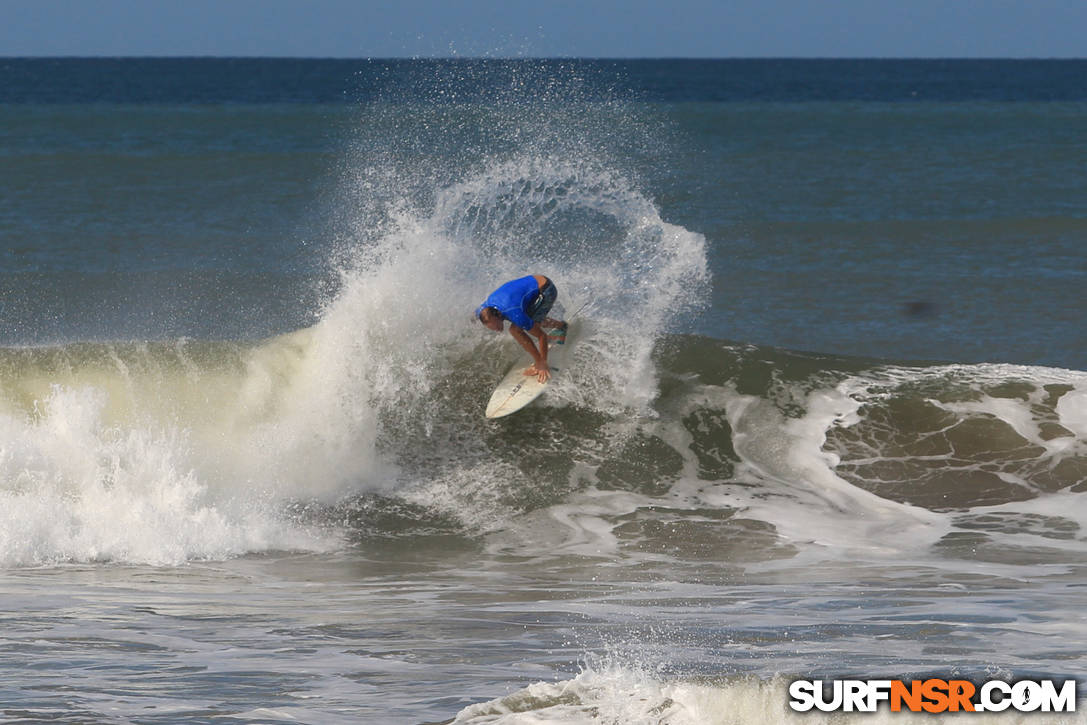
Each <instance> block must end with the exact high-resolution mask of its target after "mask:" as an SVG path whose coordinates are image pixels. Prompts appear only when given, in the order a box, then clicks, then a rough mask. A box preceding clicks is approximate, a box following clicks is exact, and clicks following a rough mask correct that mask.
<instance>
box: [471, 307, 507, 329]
mask: <svg viewBox="0 0 1087 725" xmlns="http://www.w3.org/2000/svg"><path fill="white" fill-rule="evenodd" d="M476 317H477V318H478V319H479V321H480V322H482V323H483V326H484V327H487V328H489V329H491V330H494V331H495V332H502V315H501V314H500V313H499V312H498V309H497V308H495V307H485V306H483V307H480V308H479V309H478V310H476Z"/></svg>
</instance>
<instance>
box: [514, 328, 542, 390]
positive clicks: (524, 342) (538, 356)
mask: <svg viewBox="0 0 1087 725" xmlns="http://www.w3.org/2000/svg"><path fill="white" fill-rule="evenodd" d="M529 332H531V333H532V334H533V335H534V336H536V337H537V338H539V340H540V347H539V349H537V348H536V344H535V343H534V342H532V340H531V338H529V336H528V335H529ZM529 332H525V331H524V330H523V329H521V328H520V327H518V326H517V325H513V324H511V325H510V334H511V335H513V337H514V339H515V340H517V342H519V343H521V347H523V348H525V351H526V352H528V354H529V355H531V356H532V361H533V363H534V364H533V365H532V367H530V368H529V369H528V370H525V375H536V376H537V379H538V380H539V381H540V382H541V383H546V382H547V380H548V378H550V377H551V368H550V367H549V366H548V364H547V335H545V334H544V333H543V330H542V329H541V327H540V326H539V325H533V326H532V329H531V330H529Z"/></svg>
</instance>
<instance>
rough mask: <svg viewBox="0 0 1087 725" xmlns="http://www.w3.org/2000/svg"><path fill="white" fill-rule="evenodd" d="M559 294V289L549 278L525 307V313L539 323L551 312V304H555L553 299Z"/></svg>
mask: <svg viewBox="0 0 1087 725" xmlns="http://www.w3.org/2000/svg"><path fill="white" fill-rule="evenodd" d="M558 296H559V291H558V289H557V288H556V287H555V283H554V282H552V281H551V280H550V279H548V280H547V282H546V283H545V284H544V286H543V287H540V292H539V294H537V295H536V298H535V299H533V300H532V301H531V302H529V303H528V305H527V306H526V307H525V314H526V315H528V316H529V317H531V318H532V321H533V322H535V323H537V324H539V323H541V322H543V321H544V320H545V319H547V313H549V312H551V307H552V305H554V304H555V300H556V299H557V298H558Z"/></svg>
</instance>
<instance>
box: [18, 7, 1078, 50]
mask: <svg viewBox="0 0 1087 725" xmlns="http://www.w3.org/2000/svg"><path fill="white" fill-rule="evenodd" d="M102 55H106V56H148V55H154V56H209V55H210V56H290V57H336V58H341V57H342V58H393V57H397V58H399V57H449V56H465V57H469V56H472V57H479V56H483V57H571V56H577V57H596V58H600V57H605V58H643V57H644V58H654V57H694V58H705V57H713V58H733V57H778V58H780V57H865V58H870V57H894V58H932V57H940V58H977V57H984V58H1024V57H1026V58H1084V57H1087V0H391V1H390V0H380V1H379V0H0V56H102Z"/></svg>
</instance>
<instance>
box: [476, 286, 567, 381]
mask: <svg viewBox="0 0 1087 725" xmlns="http://www.w3.org/2000/svg"><path fill="white" fill-rule="evenodd" d="M558 296H559V291H558V290H557V289H556V288H555V283H554V282H552V281H551V280H549V279H548V278H547V277H544V276H543V275H542V274H530V275H529V276H527V277H521V278H520V279H515V280H512V281H510V282H506V284H504V285H502V286H501V287H499V288H498V289H496V290H495V291H494V292H492V293H491V294H490V295H489V296H488V297H487V299H486V300H484V301H483V304H482V305H480V306H479V307H478V308H477V309H476V319H478V320H479V321H480V322H482V323H483V325H484V326H485V327H487V328H489V329H491V330H494V331H495V332H501V331H502V323H503V322H504V321H505V320H509V322H510V334H511V335H513V338H514V339H515V340H517V342H519V343H521V347H523V348H525V350H526V351H527V352H528V353H529V354H530V355H532V360H533V365H532V366H531V367H528V368H526V369H525V375H535V376H536V379H537V380H539V381H540V382H541V383H546V382H547V381H548V379H549V378H550V377H551V368H550V367H548V365H547V335H546V334H545V333H544V331H543V329H542V328H544V327H551V328H556V329H558V330H560V331H561V332H562V333H565V331H566V323H565V322H563V321H561V320H553V319H551V318H550V317H548V316H547V313H549V312H550V311H551V306H552V305H554V304H555V299H556V298H557V297H558ZM529 335H532V336H533V337H535V338H536V339H537V340H539V341H540V344H539V348H537V347H536V343H535V342H533V341H532V338H530V337H529Z"/></svg>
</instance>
